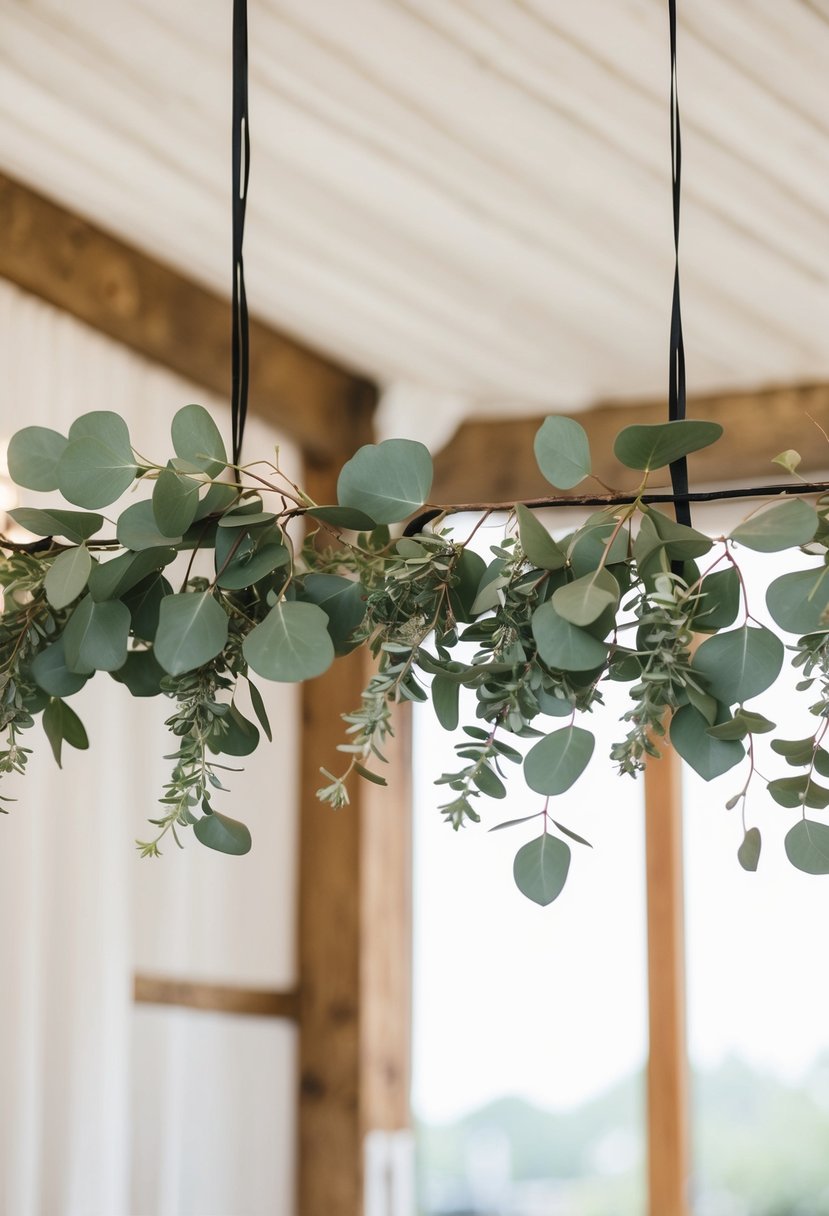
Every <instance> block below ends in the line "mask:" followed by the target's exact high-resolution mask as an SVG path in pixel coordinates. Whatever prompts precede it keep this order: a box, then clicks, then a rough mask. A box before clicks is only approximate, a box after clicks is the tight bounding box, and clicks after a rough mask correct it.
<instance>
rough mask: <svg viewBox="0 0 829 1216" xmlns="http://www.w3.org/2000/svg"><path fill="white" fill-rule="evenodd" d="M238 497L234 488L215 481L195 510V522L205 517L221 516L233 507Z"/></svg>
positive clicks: (237, 492)
mask: <svg viewBox="0 0 829 1216" xmlns="http://www.w3.org/2000/svg"><path fill="white" fill-rule="evenodd" d="M238 497H239V491H238V490H237V489H236V487H235V486H228V485H225V484H224V482H221V481H215V482H214V483H213V485H212V486H211V487H210V489H209V490H208V491H207V493H206V494H205V496H204V498H203V499H202V500H201V502H200V503H199V505H198V508H197V509H196V520H197V521H198V520H200V519H204V518H205V517H206V516H207V515H221V513H222V512H223V511H226V510H227V509H228V507H232V506H233V504H234V503H235V502H236V500H237V498H238Z"/></svg>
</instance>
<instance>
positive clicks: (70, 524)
mask: <svg viewBox="0 0 829 1216" xmlns="http://www.w3.org/2000/svg"><path fill="white" fill-rule="evenodd" d="M9 515H11V517H12V519H13V520H14V521H15V522H16V523H18V524H20V526H21V528H25V529H26V530H27V531H28V532H33V533H34V535H35V536H63V537H64V538H65V539H66V540H68V541H71V542H72V544H73V545H80V544H82V543H83V541H85V540H89V538H90V536H94V535H95V533H96V532H97V531H98V529H99V528H102V527H103V523H104V517H103V515H93V514H90V513H89V512H87V511H57V510H49V511H38V510H35V508H33V507H17V508H16V509H15V510H14V511H9Z"/></svg>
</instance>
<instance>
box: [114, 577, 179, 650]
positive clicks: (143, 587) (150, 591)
mask: <svg viewBox="0 0 829 1216" xmlns="http://www.w3.org/2000/svg"><path fill="white" fill-rule="evenodd" d="M172 594H173V588H172V587H171V586H170V584H169V583H168V581H167V579H166V578H164V576H163V575H161V574H158V573H155V574H150V575H148V577H147V578H144V579H142V580H141V582H140V583H137V584H136V585H135V586H134V587H133V588H132V589H131V590H130V591H128V592H127V593H126V594H125V595H124V603H125V604H126V606H127V608H128V609H129V613H130V619H131V621H132V633H133V637H136V638H140V639H141V640H142V641H144V642H151V641H152V640H153V638H154V637H155V633H156V630H157V629H158V614H159V611H160V608H161V601H162V600H163V599H164V597H165V596H167V595H172Z"/></svg>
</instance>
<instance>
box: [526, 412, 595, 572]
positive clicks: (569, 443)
mask: <svg viewBox="0 0 829 1216" xmlns="http://www.w3.org/2000/svg"><path fill="white" fill-rule="evenodd" d="M533 450H534V452H535V459H536V463H537V464H538V467H539V469H540V470H541V473H542V475H543V476H544V477H545V478H546V480H547V481H549V483H550V485H553V486H556V487H558V489H560V490H570V489H572V488H573V486H577V485H578V484H579V482H580V481H583V480H584V478H585V477H587V476H589V474H590V443H589V441H588V438H587V432H586V431H585V429H584V427H583V426H581V424H580V423H578V422H576V421H575V419H573V418H561V417H555V416H554V417H550V418H545V419H544V421H543V422H542V424H541V426H540V427H539V429H538V431H537V432H536V436H535V440H534V441H533ZM555 568H556V567H551V569H555Z"/></svg>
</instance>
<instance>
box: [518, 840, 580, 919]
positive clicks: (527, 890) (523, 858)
mask: <svg viewBox="0 0 829 1216" xmlns="http://www.w3.org/2000/svg"><path fill="white" fill-rule="evenodd" d="M570 857H571V853H570V846H569V845H568V844H566V843H565V842H564V841H563V840H559V838H558V837H557V836H552V835H550V833H549V832H545V833H544V835H543V836H539V837H538V839H537V840H531V841H529V843H528V844H525V845H524V846H523V847H522V848H520V849H519V850H518V852H517V853H516V855H515V861H514V863H513V867H512V873H513V877H514V879H515V885H516V886H517V887H518V890H519V891H520V892H521V894H522V895H526V897H527V899H531V900H532V901H533V903H535V904H540V905H541V907H542V908H545V907H547V905H548V904H551V903H552V902H553V900H554V899H557V898H558V896H559V895H560V894H561V892H562V891H563V890H564V884H565V883H566V882H567V874H568V872H569V869H570Z"/></svg>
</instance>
